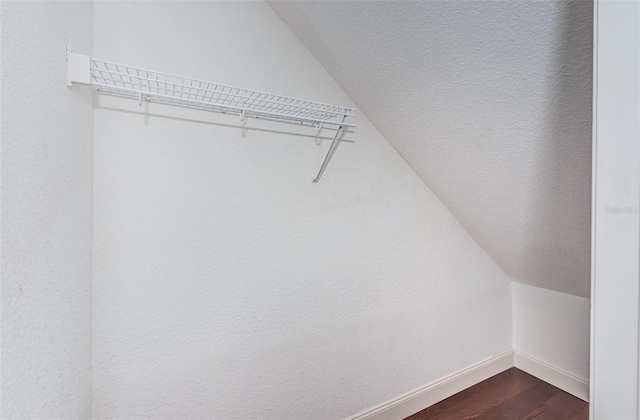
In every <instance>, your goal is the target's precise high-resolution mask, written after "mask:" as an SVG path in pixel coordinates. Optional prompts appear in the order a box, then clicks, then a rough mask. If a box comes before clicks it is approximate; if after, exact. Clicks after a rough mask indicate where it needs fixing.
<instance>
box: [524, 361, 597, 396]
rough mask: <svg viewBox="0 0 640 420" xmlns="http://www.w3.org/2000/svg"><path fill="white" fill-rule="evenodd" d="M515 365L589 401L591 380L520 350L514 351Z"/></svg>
mask: <svg viewBox="0 0 640 420" xmlns="http://www.w3.org/2000/svg"><path fill="white" fill-rule="evenodd" d="M514 365H515V367H517V368H518V369H520V370H523V371H525V372H527V373H528V374H529V375H533V376H535V377H536V378H538V379H542V380H543V381H545V382H548V383H550V384H551V385H553V386H555V387H557V388H560V389H561V390H563V391H565V392H568V393H569V394H571V395H575V396H576V397H578V398H580V399H581V400H584V401H587V402H589V382H587V381H585V380H583V379H580V378H577V377H575V376H573V375H571V374H570V373H567V372H565V371H563V370H562V369H559V368H557V367H555V366H551V365H549V364H547V363H545V362H542V361H540V360H538V359H535V358H533V357H531V356H528V355H526V354H524V353H520V352H518V351H516V352H514Z"/></svg>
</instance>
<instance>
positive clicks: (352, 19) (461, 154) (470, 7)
mask: <svg viewBox="0 0 640 420" xmlns="http://www.w3.org/2000/svg"><path fill="white" fill-rule="evenodd" d="M270 5H271V6H272V7H273V8H274V9H275V10H276V11H277V12H278V14H279V15H280V17H281V18H282V19H283V20H284V21H285V22H286V23H287V25H288V26H289V27H290V28H291V29H292V30H293V32H294V33H295V34H296V35H297V36H298V38H300V40H301V41H302V42H303V43H304V44H305V45H306V46H307V47H308V48H309V50H310V51H311V52H312V53H313V54H314V56H315V57H316V58H317V59H318V61H319V62H320V63H321V64H322V65H323V66H324V67H325V68H326V69H327V71H328V72H329V73H330V74H331V75H332V76H333V77H334V78H335V80H336V81H337V82H338V83H339V85H340V86H341V87H343V88H344V90H345V91H346V93H347V94H348V95H349V96H350V97H351V98H352V99H353V100H354V102H355V103H356V104H357V105H358V106H359V107H360V109H362V111H363V112H364V113H365V114H366V115H367V116H368V117H369V118H370V119H371V122H372V123H373V124H374V125H375V127H376V128H377V129H378V130H379V131H380V132H381V133H382V135H384V136H385V138H386V139H388V140H389V141H390V142H391V143H392V144H393V145H394V146H395V147H396V148H397V149H398V151H399V152H400V153H401V154H402V156H403V157H404V158H405V159H406V160H407V162H408V163H409V164H410V165H411V166H412V167H413V168H414V169H415V170H416V172H417V173H418V174H419V175H420V177H421V178H422V179H423V180H424V181H425V183H426V184H427V185H429V187H431V189H432V190H433V192H434V193H435V194H436V196H438V197H439V198H440V199H441V200H442V202H443V203H444V204H445V205H446V206H447V208H448V209H449V210H450V211H451V212H452V213H453V215H454V216H455V217H456V218H457V219H458V220H459V221H460V222H461V223H462V225H463V226H464V227H465V228H466V229H467V231H468V232H469V233H470V234H471V236H472V237H474V238H475V239H476V240H477V241H478V242H479V243H480V245H481V246H482V247H483V248H484V249H485V250H486V251H487V252H488V253H489V254H490V255H491V256H492V257H493V258H494V259H495V260H496V262H498V264H499V265H500V266H501V267H502V268H503V269H504V271H505V272H506V273H507V274H508V275H509V276H510V277H511V278H513V279H514V280H515V281H517V282H520V283H526V284H531V285H533V286H538V287H544V288H549V289H552V290H557V291H560V292H565V293H570V294H574V295H579V296H583V297H587V296H589V278H590V276H589V262H590V253H589V251H590V192H591V85H592V73H591V69H592V40H593V36H592V16H593V9H592V3H591V2H589V1H572V2H526V1H513V2H490V1H471V2H464V1H425V2H314V1H304V2H270Z"/></svg>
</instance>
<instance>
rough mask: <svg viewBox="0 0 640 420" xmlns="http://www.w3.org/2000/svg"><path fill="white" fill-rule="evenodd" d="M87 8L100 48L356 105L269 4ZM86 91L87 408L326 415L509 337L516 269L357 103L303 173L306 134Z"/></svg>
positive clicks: (128, 58)
mask: <svg viewBox="0 0 640 420" xmlns="http://www.w3.org/2000/svg"><path fill="white" fill-rule="evenodd" d="M94 11H95V15H94V24H95V27H94V30H95V32H94V36H95V45H94V49H95V55H96V56H97V57H101V58H104V59H108V60H113V61H117V62H125V63H130V64H133V65H139V66H142V67H147V68H153V69H159V70H164V71H167V72H171V73H176V74H184V75H186V76H191V77H195V78H202V79H205V80H206V79H211V80H213V81H220V82H225V83H229V84H235V85H240V86H246V87H249V88H255V89H261V90H267V91H273V92H276V93H278V92H279V93H282V94H286V95H293V96H298V97H305V98H311V99H316V100H320V101H326V102H333V103H344V104H346V105H348V104H350V103H351V101H350V100H349V98H348V97H347V96H346V95H345V94H344V92H342V91H341V90H340V89H339V88H338V86H337V85H336V83H335V82H334V81H333V80H332V79H331V78H330V77H329V75H328V74H327V73H326V72H325V71H324V69H323V68H322V67H321V66H320V65H319V64H318V62H316V60H315V59H314V58H313V57H312V56H311V54H310V53H309V52H308V51H307V50H306V48H305V47H304V46H303V45H302V44H301V43H300V42H299V41H298V40H297V39H296V37H295V36H294V35H293V34H292V33H291V32H290V31H289V29H288V28H287V27H286V26H285V25H284V24H283V23H282V22H281V21H280V20H279V19H278V17H277V16H276V14H275V13H274V12H273V11H272V10H271V9H270V8H269V6H267V5H266V4H264V3H253V2H252V3H233V4H232V3H222V2H211V3H185V2H183V3H180V4H177V3H170V2H155V3H147V2H140V3H108V2H105V3H97V4H96V5H95V9H94ZM96 98H97V99H96V103H95V114H94V117H95V131H94V136H95V174H94V177H95V186H94V188H95V190H94V193H95V214H94V229H95V230H94V235H95V236H94V237H95V244H94V288H93V290H94V293H93V302H94V307H93V319H94V347H93V364H94V371H93V375H94V388H93V393H94V400H93V414H94V416H95V417H96V418H107V417H120V418H122V417H147V418H160V417H162V418H175V419H178V418H179V419H183V418H271V419H281V418H336V417H340V416H346V415H349V414H353V413H355V412H358V411H359V410H361V409H364V408H368V407H371V406H373V405H375V404H378V403H380V402H381V401H385V400H387V399H389V398H392V397H396V396H398V395H400V394H402V393H404V392H406V391H409V390H411V389H412V388H415V387H417V386H420V385H423V384H425V383H427V382H430V381H432V380H434V379H437V378H438V377H441V376H443V375H446V374H449V373H452V372H454V371H456V370H458V369H461V368H464V367H467V366H469V365H470V364H472V363H474V362H478V361H480V360H482V359H485V358H487V357H490V356H493V355H496V354H498V353H501V352H503V351H505V350H508V349H509V348H510V347H511V304H510V294H511V285H510V281H509V279H508V278H507V277H506V276H505V275H504V274H503V272H502V271H501V270H500V269H499V268H498V267H497V266H496V265H495V263H494V262H493V261H492V260H491V259H490V258H488V257H487V255H486V254H485V253H484V251H483V250H482V249H481V248H480V247H479V246H478V245H477V244H476V243H475V242H474V241H473V240H472V239H471V238H470V237H469V235H468V234H467V233H466V232H465V230H464V229H463V228H462V227H461V226H460V225H459V224H458V222H457V221H456V220H455V219H454V217H453V216H452V215H451V214H450V213H449V212H448V211H447V209H446V208H445V207H444V206H443V205H442V204H441V203H440V202H439V201H438V199H437V198H436V197H435V196H434V195H433V194H432V193H431V192H430V191H429V190H428V189H427V188H425V186H424V184H423V183H422V181H421V180H420V179H419V178H418V177H417V176H416V175H415V174H414V173H413V171H412V170H411V169H410V168H409V167H408V166H407V164H406V163H405V162H404V161H403V159H402V158H401V157H400V156H399V155H398V154H397V153H396V152H395V151H394V149H393V148H392V147H391V146H390V145H389V144H388V143H387V142H386V141H385V139H384V138H383V137H382V136H381V135H380V134H379V133H378V132H377V131H376V130H375V129H374V128H373V127H372V125H371V124H370V123H369V121H368V120H367V119H366V117H364V116H363V115H362V114H360V115H359V117H358V119H357V123H358V127H357V128H356V129H355V132H354V133H351V134H347V135H346V136H345V140H346V141H345V142H343V143H342V144H341V146H340V147H339V148H338V150H337V152H336V154H335V156H334V158H333V160H332V161H331V163H330V165H329V167H328V169H327V171H326V172H325V175H324V177H323V179H322V180H321V181H320V183H318V184H312V183H311V180H312V179H313V177H314V176H315V173H316V171H317V169H318V168H319V166H320V164H321V162H322V159H323V158H324V153H325V152H326V150H327V147H328V145H329V142H328V141H326V140H323V141H322V142H321V144H320V145H318V144H316V140H315V139H314V136H315V132H314V131H313V129H301V128H299V127H294V126H292V125H287V124H280V123H268V122H260V121H256V120H247V121H246V128H244V129H243V128H242V124H241V123H240V121H239V120H238V118H237V117H233V116H227V115H220V114H212V113H205V112H199V111H194V110H186V109H180V108H173V107H169V106H162V105H159V104H153V103H151V104H145V105H144V106H143V107H142V108H139V107H138V105H137V103H136V101H131V100H126V99H120V98H111V97H106V96H101V95H96ZM296 133H300V134H302V135H297V134H296ZM322 135H323V136H330V135H331V133H330V132H323V133H322Z"/></svg>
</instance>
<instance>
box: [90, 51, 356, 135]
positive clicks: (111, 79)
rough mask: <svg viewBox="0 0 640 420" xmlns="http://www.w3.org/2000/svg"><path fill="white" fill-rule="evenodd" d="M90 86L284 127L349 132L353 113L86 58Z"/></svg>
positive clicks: (328, 105) (338, 107) (345, 108)
mask: <svg viewBox="0 0 640 420" xmlns="http://www.w3.org/2000/svg"><path fill="white" fill-rule="evenodd" d="M91 84H92V85H94V86H96V87H97V88H98V90H100V91H103V92H105V93H110V94H114V95H120V96H130V97H133V98H137V99H138V101H139V102H140V103H141V102H142V101H143V100H144V101H154V102H164V103H172V104H179V105H184V106H189V107H195V108H204V109H208V110H212V111H219V112H230V113H235V114H238V115H240V117H241V118H244V117H245V116H246V117H255V118H265V119H274V120H283V121H287V122H299V123H302V124H304V123H307V124H309V125H315V126H316V128H322V127H323V126H324V125H333V126H336V125H337V126H344V127H353V126H354V124H351V123H349V122H346V121H345V120H346V118H349V117H353V116H355V111H354V109H353V108H349V107H343V106H338V105H330V104H325V103H321V102H313V101H308V100H304V99H297V98H291V97H288V96H280V95H274V94H271V93H266V92H259V91H255V90H249V89H243V88H238V87H234V86H227V85H222V84H219V83H212V82H206V81H203V80H197V79H189V78H186V77H181V76H176V75H172V74H168V73H161V72H158V71H152V70H147V69H142V68H138V67H132V66H128V65H123V64H117V63H112V62H108V61H103V60H98V59H95V58H93V57H92V58H91Z"/></svg>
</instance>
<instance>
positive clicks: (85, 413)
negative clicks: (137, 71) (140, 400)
mask: <svg viewBox="0 0 640 420" xmlns="http://www.w3.org/2000/svg"><path fill="white" fill-rule="evenodd" d="M1 19H2V21H1V24H2V105H3V107H2V126H1V130H2V149H1V155H2V157H1V159H2V168H1V176H2V187H1V194H2V206H1V207H2V208H1V214H0V217H1V219H2V233H1V240H0V242H1V249H2V251H1V254H0V255H1V257H0V264H1V265H2V267H1V268H2V299H1V302H2V320H1V327H2V356H1V357H2V372H1V375H0V376H1V386H0V389H1V390H2V413H0V415H1V417H2V418H3V419H12V418H14V419H21V420H23V419H44V418H47V419H51V418H64V419H71V418H87V417H89V415H90V403H91V231H92V223H91V212H92V210H91V200H92V159H93V154H92V147H93V146H92V136H93V123H92V121H93V109H92V99H91V97H92V94H91V91H90V90H89V89H74V90H69V89H68V88H67V86H66V64H65V48H66V45H67V44H70V45H73V46H74V47H75V48H78V49H81V50H83V51H85V52H91V47H92V37H93V31H92V19H93V10H92V4H91V3H79V2H78V3H71V2H69V3H67V2H15V3H14V2H5V1H3V2H2V18H1Z"/></svg>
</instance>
